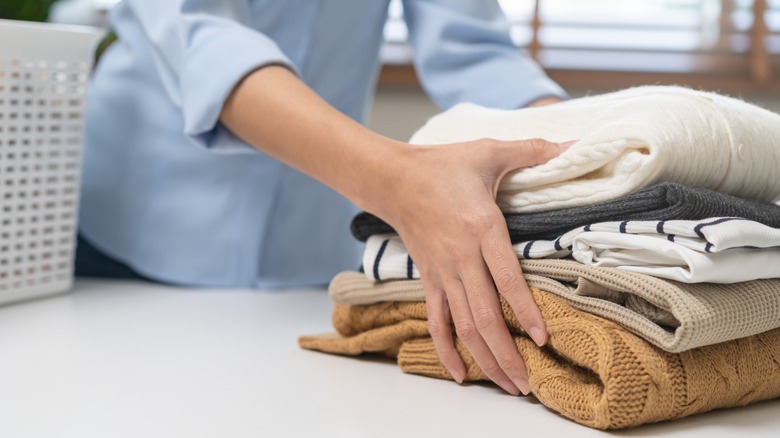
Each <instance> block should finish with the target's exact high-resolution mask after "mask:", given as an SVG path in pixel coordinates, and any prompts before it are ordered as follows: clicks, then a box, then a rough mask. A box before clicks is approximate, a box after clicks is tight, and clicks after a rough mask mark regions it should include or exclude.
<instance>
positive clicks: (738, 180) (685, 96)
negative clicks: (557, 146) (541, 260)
mask: <svg viewBox="0 0 780 438" xmlns="http://www.w3.org/2000/svg"><path fill="white" fill-rule="evenodd" d="M535 137H538V138H544V139H547V140H551V141H558V142H562V141H567V140H578V141H577V143H576V144H574V145H573V146H572V147H571V148H569V150H567V151H566V152H564V153H563V154H561V156H559V157H557V158H555V159H553V160H551V161H549V162H548V163H545V164H542V165H539V166H536V167H533V168H529V169H524V170H521V171H519V172H514V173H510V174H508V175H507V177H505V178H504V180H503V181H502V182H501V185H500V187H499V192H498V199H497V201H498V203H499V205H500V206H501V208H502V210H504V211H506V212H533V211H547V210H555V209H560V208H567V207H574V206H581V205H588V204H596V203H600V202H604V201H607V200H610V199H614V198H617V197H619V196H623V195H626V194H628V193H632V192H635V191H637V190H639V189H641V188H643V187H646V186H649V185H651V184H654V183H657V182H661V181H671V182H677V183H681V184H686V185H690V186H697V187H704V188H708V189H713V190H717V191H719V192H723V193H728V194H731V195H735V196H740V197H743V198H751V199H760V200H764V201H774V200H777V199H778V198H780V178H778V177H777V175H780V115H777V114H775V113H772V112H770V111H767V110H764V109H762V108H759V107H757V106H755V105H751V104H748V103H745V102H743V101H741V100H738V99H734V98H730V97H726V96H721V95H718V94H715V93H708V92H703V91H696V90H691V89H687V88H681V87H665V86H646V87H637V88H631V89H627V90H623V91H619V92H615V93H608V94H604V95H600V96H593V97H585V98H581V99H573V100H570V101H567V102H563V103H560V104H555V105H549V106H544V107H535V108H524V109H520V110H514V111H505V110H496V109H488V108H483V107H480V106H477V105H473V104H461V105H458V106H455V107H453V108H452V109H450V110H448V111H445V112H444V113H442V114H440V115H438V116H436V117H434V118H432V119H431V120H430V121H429V122H428V123H427V124H426V125H425V126H423V127H422V128H421V129H420V130H419V131H418V132H417V133H416V134H415V135H414V136H413V137H412V139H411V143H413V144H421V145H423V144H445V143H453V142H459V141H467V140H474V139H479V138H496V139H500V140H519V139H528V138H535Z"/></svg>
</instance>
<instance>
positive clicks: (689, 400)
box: [299, 289, 780, 429]
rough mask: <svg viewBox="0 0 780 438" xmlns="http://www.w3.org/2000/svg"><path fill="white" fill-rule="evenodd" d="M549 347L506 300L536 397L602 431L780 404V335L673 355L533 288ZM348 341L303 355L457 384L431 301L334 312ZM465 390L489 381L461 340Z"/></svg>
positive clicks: (316, 345)
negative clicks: (385, 362) (431, 329)
mask: <svg viewBox="0 0 780 438" xmlns="http://www.w3.org/2000/svg"><path fill="white" fill-rule="evenodd" d="M533 294H534V299H535V300H536V302H537V304H539V307H540V309H541V311H542V315H543V316H544V319H545V321H546V322H547V329H548V331H549V333H550V339H549V342H548V344H547V346H545V347H544V348H538V347H536V346H535V345H534V343H533V342H532V341H531V340H530V339H529V338H527V337H526V336H525V335H524V333H523V332H522V329H521V328H520V324H519V322H518V321H517V319H516V318H515V316H514V313H513V312H512V310H511V308H510V307H509V306H508V305H507V303H506V302H505V301H504V300H503V299H502V300H501V306H502V310H503V313H504V317H505V319H506V321H507V324H508V326H509V327H510V330H511V332H512V334H513V337H514V340H515V343H516V344H517V348H518V350H519V351H520V353H521V355H522V356H523V359H524V360H525V362H526V365H527V367H528V374H529V383H530V385H531V389H532V391H533V394H534V395H535V396H536V397H537V398H538V399H539V401H541V402H542V403H543V404H544V405H545V406H547V407H548V408H550V409H552V410H554V411H556V412H559V413H560V414H561V415H563V416H565V417H567V418H570V419H572V420H574V421H576V422H578V423H581V424H584V425H587V426H590V427H594V428H598V429H620V428H626V427H631V426H636V425H639V424H643V423H650V422H657V421H663V420H669V419H674V418H680V417H685V416H688V415H692V414H695V413H699V412H706V411H709V410H712V409H718V408H725V407H733V406H743V405H747V404H750V403H754V402H757V401H760V400H767V399H772V398H776V397H778V396H780V365H779V364H780V330H773V331H769V332H766V333H763V334H760V335H755V336H752V337H748V338H744V339H739V340H735V341H729V342H725V343H721V344H717V345H712V346H708V347H702V348H698V349H695V350H690V351H686V352H684V353H679V354H671V353H668V352H664V351H663V350H661V349H658V348H655V347H653V346H652V345H650V344H649V343H647V342H645V341H643V340H642V339H640V338H639V337H637V336H635V335H633V334H631V333H630V332H628V331H626V330H625V329H623V328H621V327H620V326H619V325H617V324H615V323H613V322H610V321H608V320H606V319H603V318H600V317H598V316H595V315H591V314H589V313H586V312H582V311H580V310H577V309H575V308H573V307H571V306H570V305H569V304H568V303H567V302H566V301H564V300H563V299H561V298H560V297H558V296H556V295H553V294H550V293H546V292H542V291H540V290H538V289H533ZM333 324H334V326H335V328H336V329H337V330H338V332H339V333H340V334H341V336H342V337H332V336H320V337H318V336H305V337H302V338H300V339H299V343H300V345H301V346H302V347H303V348H308V349H313V350H320V351H324V352H328V353H336V354H347V355H357V354H362V353H383V354H386V355H391V356H393V355H395V356H396V357H397V360H398V364H399V366H400V367H401V369H402V370H403V371H404V372H408V373H413V374H422V375H425V376H430V377H437V378H442V379H451V376H450V374H449V373H448V372H447V370H446V368H444V366H443V365H442V364H441V363H440V362H439V360H438V357H437V355H436V350H435V348H434V346H433V342H432V340H431V338H430V337H429V335H428V331H427V323H426V309H425V303H423V302H387V303H381V304H376V305H372V306H344V305H336V307H335V309H334V314H333ZM456 348H457V350H458V352H459V354H460V356H461V357H462V358H463V360H464V362H465V364H466V369H467V373H466V379H465V380H466V381H487V380H488V379H487V377H486V376H485V375H484V373H483V372H482V371H481V370H480V368H479V367H478V366H477V365H476V363H475V362H474V360H473V358H472V357H471V355H470V354H469V353H468V351H467V350H466V348H465V347H464V345H463V344H462V342H461V341H460V340H459V339H456Z"/></svg>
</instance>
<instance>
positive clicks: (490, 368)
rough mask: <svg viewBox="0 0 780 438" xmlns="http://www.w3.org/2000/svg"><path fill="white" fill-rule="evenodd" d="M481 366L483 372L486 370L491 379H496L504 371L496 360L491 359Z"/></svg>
mask: <svg viewBox="0 0 780 438" xmlns="http://www.w3.org/2000/svg"><path fill="white" fill-rule="evenodd" d="M479 367H480V368H482V372H484V373H485V375H486V376H488V377H489V378H490V380H495V379H496V378H497V377H498V376H499V375H501V372H502V371H501V367H500V366H499V365H498V362H496V361H490V362H489V363H486V364H484V365H480V366H479Z"/></svg>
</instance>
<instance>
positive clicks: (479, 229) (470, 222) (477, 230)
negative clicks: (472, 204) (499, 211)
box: [461, 211, 495, 236]
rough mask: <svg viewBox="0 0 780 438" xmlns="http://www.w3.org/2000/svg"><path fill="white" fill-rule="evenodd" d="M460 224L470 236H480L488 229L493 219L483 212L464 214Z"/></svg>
mask: <svg viewBox="0 0 780 438" xmlns="http://www.w3.org/2000/svg"><path fill="white" fill-rule="evenodd" d="M461 222H462V223H463V226H464V227H465V228H466V231H468V232H469V233H470V234H472V235H474V236H481V235H483V234H485V232H487V230H489V229H490V227H491V226H492V224H493V223H494V222H495V219H494V217H493V216H492V215H491V214H489V213H486V212H484V211H477V212H471V213H464V214H463V216H462V218H461Z"/></svg>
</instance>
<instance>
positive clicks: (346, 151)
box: [220, 66, 407, 208]
mask: <svg viewBox="0 0 780 438" xmlns="http://www.w3.org/2000/svg"><path fill="white" fill-rule="evenodd" d="M220 121H221V122H222V123H223V124H224V125H225V126H227V127H228V129H230V130H231V131H232V132H233V133H234V134H235V135H237V136H238V137H240V138H241V139H242V140H244V141H246V142H247V143H249V144H250V145H252V146H253V147H255V148H257V149H259V150H261V151H263V152H264V153H266V154H268V155H270V156H272V157H274V158H276V159H278V160H280V161H282V162H284V163H286V164H288V165H290V166H292V167H294V168H296V169H298V170H300V171H302V172H304V173H306V174H308V175H309V176H311V177H313V178H315V179H317V180H319V181H321V182H322V183H324V184H326V185H328V186H329V187H331V188H333V189H334V190H336V191H338V192H339V193H341V194H342V195H344V196H346V197H347V198H348V199H350V200H351V201H353V202H354V203H355V204H357V205H359V206H360V207H362V208H367V207H368V206H367V205H366V203H367V199H368V195H367V193H370V192H374V193H375V191H376V189H378V187H381V185H383V184H386V183H387V182H386V181H381V178H380V175H379V173H378V171H379V169H384V170H385V171H390V170H391V167H392V165H393V164H394V163H395V162H396V161H397V160H396V157H397V156H398V155H399V153H400V152H401V151H403V150H405V149H407V146H406V145H405V144H404V143H400V142H396V141H393V140H390V139H388V138H385V137H382V136H380V135H378V134H376V133H373V132H371V131H370V130H368V129H366V128H365V127H363V126H361V125H360V124H359V123H357V122H355V121H354V120H352V119H350V118H349V117H347V116H345V115H344V114H342V113H340V112H339V111H338V110H336V109H335V108H333V107H332V106H330V105H329V104H328V103H327V102H325V101H324V100H322V99H321V98H320V97H319V96H317V94H316V93H314V92H313V91H312V90H311V89H309V88H308V87H307V86H306V85H305V84H304V83H303V82H302V81H301V80H299V79H298V78H297V77H296V76H295V75H294V74H293V73H292V72H290V71H289V70H288V69H286V68H284V67H281V66H268V67H265V68H262V69H259V70H257V71H255V72H253V73H251V74H250V75H249V76H247V77H246V78H245V79H244V80H243V81H242V82H241V83H240V84H239V85H237V86H236V88H235V89H234V90H233V92H232V94H231V96H230V98H229V99H228V100H227V101H226V103H225V106H224V108H223V110H222V113H221V116H220ZM383 174H390V172H383ZM374 186H376V187H374ZM374 196H375V194H374Z"/></svg>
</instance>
